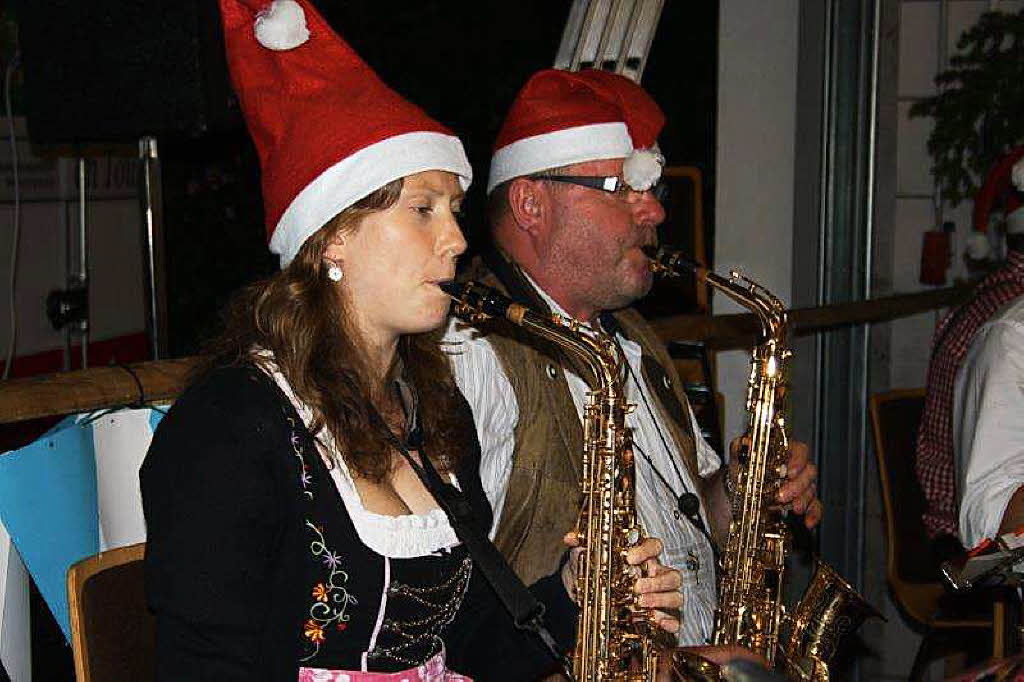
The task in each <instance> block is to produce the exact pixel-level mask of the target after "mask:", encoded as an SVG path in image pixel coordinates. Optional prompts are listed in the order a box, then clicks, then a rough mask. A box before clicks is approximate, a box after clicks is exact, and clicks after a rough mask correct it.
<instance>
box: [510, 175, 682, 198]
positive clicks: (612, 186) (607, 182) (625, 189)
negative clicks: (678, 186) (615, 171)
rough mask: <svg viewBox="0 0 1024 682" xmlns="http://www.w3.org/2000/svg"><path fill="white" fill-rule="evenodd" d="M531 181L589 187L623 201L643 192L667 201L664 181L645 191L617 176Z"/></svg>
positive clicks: (540, 177)
mask: <svg viewBox="0 0 1024 682" xmlns="http://www.w3.org/2000/svg"><path fill="white" fill-rule="evenodd" d="M530 179H532V180H549V181H551V182H564V183H566V184H569V185H579V186H581V187H589V188H590V189H597V190H601V191H602V192H607V193H608V194H614V195H615V196H617V197H620V198H622V199H625V198H626V197H628V196H629V195H630V194H631V193H633V192H636V193H637V194H643V193H644V192H650V193H651V194H653V195H654V198H655V199H657V200H658V201H660V202H661V203H665V201H666V200H667V199H668V183H667V182H665V181H664V180H658V182H657V183H655V185H654V187H651V188H650V189H645V190H639V189H633V188H632V187H630V186H629V185H628V184H626V181H625V180H623V179H622V178H620V177H618V176H617V175H609V176H604V177H602V176H596V177H595V176H590V175H531V176H530Z"/></svg>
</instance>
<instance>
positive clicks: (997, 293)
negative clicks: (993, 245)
mask: <svg viewBox="0 0 1024 682" xmlns="http://www.w3.org/2000/svg"><path fill="white" fill-rule="evenodd" d="M1021 295H1024V254H1022V253H1018V252H1016V251H1010V252H1009V254H1008V255H1007V258H1006V264H1005V265H1004V266H1003V267H1001V268H1000V269H999V270H996V271H995V272H993V273H992V274H991V275H989V276H988V277H986V278H985V279H984V280H983V281H982V282H981V283H980V284H979V285H978V286H977V288H976V289H975V290H974V293H973V294H972V295H971V298H970V299H969V300H968V301H967V302H966V303H964V304H963V305H962V306H960V307H959V308H957V309H956V310H954V311H953V312H951V313H950V314H949V315H947V316H946V317H945V318H944V319H943V320H942V322H940V323H939V327H938V329H936V331H935V339H934V340H933V342H932V355H931V362H930V364H929V366H928V388H927V390H926V391H925V405H924V414H922V415H921V425H920V427H919V429H918V432H917V453H916V458H915V462H914V465H915V469H916V472H917V479H918V481H920V483H921V490H922V491H923V492H924V496H925V499H926V500H927V504H928V508H927V509H926V510H925V512H924V516H923V521H924V525H925V529H926V530H927V531H928V534H929V535H930V536H932V537H934V536H935V535H938V534H940V533H950V534H955V533H956V481H955V480H954V479H955V478H956V472H955V471H954V463H953V384H954V382H955V381H956V372H957V369H959V368H960V363H961V361H963V358H964V355H966V354H967V350H968V348H970V346H971V341H973V340H974V335H975V333H976V332H977V331H978V329H979V328H981V326H982V325H984V324H985V323H986V322H987V321H988V320H989V318H991V317H992V316H993V315H995V314H996V313H997V312H998V311H999V309H1000V308H1002V307H1003V306H1004V305H1006V304H1007V303H1009V302H1010V301H1012V300H1013V299H1015V298H1017V297H1018V296H1021Z"/></svg>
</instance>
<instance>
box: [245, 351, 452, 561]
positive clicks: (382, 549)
mask: <svg viewBox="0 0 1024 682" xmlns="http://www.w3.org/2000/svg"><path fill="white" fill-rule="evenodd" d="M263 359H264V362H265V366H264V367H263V368H262V369H263V371H265V372H266V373H267V374H268V375H269V376H270V377H271V378H273V379H274V381H275V382H276V383H277V385H278V386H279V387H280V388H281V390H282V391H284V394H285V395H286V396H288V399H289V400H291V402H292V405H293V406H294V407H295V411H296V412H298V413H299V416H300V417H301V418H302V421H303V423H304V424H305V425H306V428H309V425H310V423H311V421H312V412H311V410H310V409H309V407H307V406H306V405H305V404H304V403H302V402H301V401H300V400H299V399H298V398H296V396H295V393H294V392H293V391H292V387H291V385H289V383H288V380H287V379H285V377H284V375H283V374H281V372H280V371H279V370H278V369H277V366H276V365H274V364H273V362H272V361H271V360H270V359H269V358H268V357H267V354H264V355H263ZM315 440H316V443H317V448H318V449H319V450H320V455H321V457H322V458H323V460H324V462H326V463H327V465H328V467H329V468H330V473H331V480H333V481H334V485H335V487H336V488H337V489H338V494H339V495H341V500H342V502H343V503H344V504H345V509H346V511H348V515H349V517H351V519H352V525H354V526H355V529H356V533H357V534H358V535H359V539H360V540H361V541H362V543H363V544H364V545H366V546H367V547H369V548H370V549H371V550H373V551H374V552H376V553H377V554H380V555H382V556H386V557H390V558H392V559H409V558H412V557H418V556H426V555H428V554H433V553H435V552H438V551H441V550H446V549H451V548H452V547H454V546H455V545H458V544H459V539H458V537H457V536H456V535H455V530H454V529H453V528H452V526H451V524H450V523H449V522H448V516H447V515H446V514H445V513H444V510H443V509H441V508H440V507H438V508H436V509H431V510H430V511H429V512H427V513H426V514H403V515H401V516H389V515H387V514H378V513H376V512H372V511H370V510H368V509H367V508H366V507H365V506H363V501H362V498H360V497H359V491H358V490H356V485H355V481H353V480H352V475H351V473H350V472H349V469H348V466H347V465H346V464H345V460H344V458H342V457H341V454H340V453H339V452H338V447H337V445H336V443H335V441H334V437H333V436H332V435H331V433H330V431H328V430H327V429H323V430H322V431H321V432H320V434H319V436H318V437H317V438H316V439H315ZM450 476H451V482H452V484H453V485H455V486H458V481H457V480H456V478H455V476H454V474H452V475H450Z"/></svg>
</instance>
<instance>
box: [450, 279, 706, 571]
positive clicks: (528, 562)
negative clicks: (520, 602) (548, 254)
mask: <svg viewBox="0 0 1024 682" xmlns="http://www.w3.org/2000/svg"><path fill="white" fill-rule="evenodd" d="M468 274H469V276H470V277H471V278H472V279H476V280H477V281H480V282H481V283H483V284H486V285H488V286H491V287H494V288H496V289H499V290H502V291H504V290H505V289H504V287H503V286H502V285H501V283H500V282H499V281H498V279H497V278H496V277H495V276H494V275H493V274H491V273H490V272H489V271H487V270H486V269H484V268H483V266H482V264H481V263H476V264H474V267H473V268H471V270H470V272H469V273H468ZM615 318H616V319H617V320H618V322H619V324H620V325H621V326H622V331H623V333H624V334H625V335H626V336H627V337H628V338H629V339H631V340H633V341H635V342H637V343H638V344H640V347H641V349H642V350H643V378H644V383H645V386H647V387H649V388H650V389H651V390H652V392H653V394H654V400H653V402H654V404H655V409H656V410H657V411H658V416H659V418H660V421H661V423H662V424H665V425H667V426H668V433H667V434H666V437H668V438H670V439H671V440H672V441H673V442H674V443H675V444H676V447H677V451H678V452H679V453H680V454H681V455H682V459H683V462H684V464H685V465H686V467H687V469H688V470H689V472H690V475H691V477H692V478H693V480H695V481H696V480H699V479H698V478H697V462H696V455H695V448H694V442H693V434H692V432H691V425H690V418H689V410H688V409H687V407H686V405H687V403H686V395H685V393H684V392H683V387H682V382H681V381H680V379H679V375H678V373H677V372H676V369H675V366H674V365H673V363H672V360H671V358H670V357H669V355H668V353H667V352H666V351H665V348H664V344H663V343H662V341H661V339H660V338H659V337H658V336H657V335H656V334H655V333H654V331H653V330H652V329H651V328H650V326H649V325H648V324H647V323H646V322H645V321H644V319H643V318H642V317H641V316H640V314H639V313H637V312H636V311H634V310H629V309H627V310H622V311H619V312H617V313H615ZM481 327H482V328H481V332H482V333H483V334H484V336H485V337H486V338H487V340H488V341H489V342H490V344H491V346H492V347H493V348H494V351H495V353H496V354H497V356H498V359H499V360H500V362H501V364H502V368H503V369H504V370H505V374H506V376H507V377H508V379H509V381H510V382H511V384H512V389H513V391H514V392H515V397H516V403H517V405H518V408H519V421H518V423H517V424H516V428H515V447H514V450H513V456H512V472H511V476H510V478H509V482H508V493H507V496H506V498H505V506H504V507H503V508H502V512H501V521H500V523H499V524H498V532H497V536H496V537H495V540H494V543H495V544H496V545H497V546H498V549H499V550H501V552H502V554H504V555H505V557H506V558H507V559H508V560H509V563H510V564H511V565H512V567H513V568H514V569H515V571H516V573H517V574H518V575H519V577H520V578H522V580H523V581H524V582H525V583H526V584H527V585H529V584H531V583H533V582H535V581H536V580H537V579H539V578H542V577H544V576H546V575H550V574H551V573H553V572H555V570H556V569H557V568H558V566H559V562H560V560H561V558H562V555H563V554H564V552H565V545H564V544H563V543H562V537H563V536H564V535H565V534H566V533H567V532H569V531H570V530H571V529H572V527H573V525H574V524H575V522H576V518H577V516H578V515H579V510H580V470H581V464H580V460H581V456H582V453H583V427H582V425H581V424H580V418H579V415H578V414H577V412H576V407H575V405H574V403H573V400H572V396H571V395H570V393H569V385H568V383H567V382H566V379H565V371H566V369H567V368H568V369H570V370H572V371H575V372H577V373H578V370H577V369H576V366H575V364H574V363H573V360H572V359H570V358H568V357H567V356H566V355H565V354H564V353H563V352H562V351H561V350H560V349H558V348H557V347H555V346H554V345H549V344H548V343H547V342H545V341H542V340H539V339H536V338H535V337H532V336H528V335H526V334H524V333H523V332H522V330H521V329H519V328H518V327H515V326H513V325H511V324H509V323H507V322H505V321H504V320H499V321H489V322H487V323H485V324H483V325H481ZM698 493H699V491H698Z"/></svg>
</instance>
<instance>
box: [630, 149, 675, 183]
mask: <svg viewBox="0 0 1024 682" xmlns="http://www.w3.org/2000/svg"><path fill="white" fill-rule="evenodd" d="M664 165H665V157H664V156H662V155H661V152H660V151H658V148H657V146H655V147H654V148H653V149H634V150H633V153H632V154H630V155H629V156H627V157H626V160H625V161H623V162H622V179H623V180H625V181H626V184H627V185H629V186H630V187H632V188H633V189H635V190H636V191H638V192H646V191H647V190H649V189H650V188H652V187H654V185H655V183H657V182H658V180H659V179H661V169H662V167H663V166H664Z"/></svg>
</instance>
